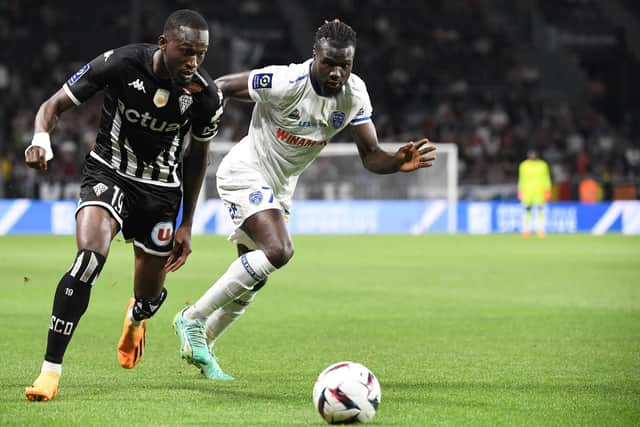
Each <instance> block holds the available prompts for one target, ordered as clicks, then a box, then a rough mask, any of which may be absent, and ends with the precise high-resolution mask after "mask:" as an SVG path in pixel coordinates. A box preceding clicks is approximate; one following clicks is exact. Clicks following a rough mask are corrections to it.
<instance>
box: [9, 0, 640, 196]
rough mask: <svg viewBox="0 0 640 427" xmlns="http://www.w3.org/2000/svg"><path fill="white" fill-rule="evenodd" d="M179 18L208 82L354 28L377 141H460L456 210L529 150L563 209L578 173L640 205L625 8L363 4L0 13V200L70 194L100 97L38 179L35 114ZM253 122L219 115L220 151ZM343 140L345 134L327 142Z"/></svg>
mask: <svg viewBox="0 0 640 427" xmlns="http://www.w3.org/2000/svg"><path fill="white" fill-rule="evenodd" d="M186 7H188V8H194V9H197V10H200V11H201V12H202V13H203V14H204V15H205V16H206V17H207V18H208V19H209V20H210V24H211V36H212V41H213V43H212V48H211V52H210V54H209V57H208V58H207V61H206V62H205V67H206V68H207V70H209V72H210V73H211V74H212V75H214V76H215V75H220V74H222V73H227V72H232V71H239V70H243V69H249V68H252V67H257V66H262V65H267V64H273V63H288V62H292V61H298V60H301V59H303V58H305V57H308V56H309V55H310V53H311V52H309V51H308V50H307V49H308V46H309V44H310V43H309V41H310V40H311V39H312V37H313V32H314V30H315V28H316V27H317V26H318V25H320V24H321V23H322V22H323V21H324V20H325V19H333V18H336V17H338V18H340V19H342V20H344V21H345V22H347V23H349V24H351V25H352V26H353V27H354V28H355V29H356V31H357V32H358V52H357V55H356V64H355V67H354V69H355V72H356V73H357V74H359V75H361V76H362V77H363V78H364V80H365V81H366V82H367V85H368V87H369V92H370V94H371V96H372V101H373V105H374V114H375V121H376V125H377V127H378V131H379V135H380V138H381V140H383V141H403V140H407V139H413V138H416V137H419V136H422V135H426V136H428V137H429V138H430V139H432V140H434V141H448V142H454V143H456V144H458V146H459V152H460V179H459V182H460V184H461V197H462V198H464V197H465V191H464V189H465V186H470V185H486V186H489V187H490V186H493V185H496V186H497V185H502V184H505V183H514V182H515V180H516V168H517V164H518V162H519V161H520V160H521V159H522V158H524V153H525V152H526V151H527V149H528V148H531V147H535V148H537V149H538V150H539V151H540V153H541V154H542V157H543V158H545V159H546V160H547V161H548V162H549V164H550V166H551V170H552V176H553V181H554V183H555V185H556V192H555V196H556V198H557V199H559V200H576V199H578V185H579V183H580V182H581V180H582V179H583V178H584V177H585V176H587V175H588V176H590V177H593V178H594V179H595V180H596V181H597V182H598V183H599V184H600V185H601V186H602V187H603V190H604V194H603V196H604V198H605V199H611V198H613V196H614V195H615V194H624V195H625V197H629V194H631V195H635V197H636V198H637V196H638V191H639V189H640V127H639V123H640V121H639V120H638V118H639V116H640V89H639V88H638V84H637V82H636V81H635V79H634V76H637V75H639V74H638V71H639V70H640V67H639V65H638V57H637V56H636V55H637V53H638V52H640V47H639V46H638V44H640V40H637V39H636V38H634V37H633V34H634V33H633V31H631V30H626V29H625V28H626V27H628V26H629V24H628V23H627V24H626V27H625V23H624V22H621V20H620V18H617V16H619V15H616V13H615V12H616V10H617V11H618V12H619V10H623V11H627V10H628V13H626V14H625V18H624V19H626V20H629V19H631V20H632V21H631V27H633V24H634V23H635V27H636V28H640V25H638V24H639V19H640V14H639V12H638V7H637V5H636V4H635V2H633V1H629V0H611V1H609V0H607V1H606V2H602V1H596V0H558V1H545V0H537V1H536V0H519V1H508V0H501V1H483V0H446V1H445V0H429V1H417V0H415V1H402V0H369V1H367V7H362V5H361V3H360V2H357V1H354V0H325V1H323V2H305V3H301V2H296V1H293V0H279V1H273V2H271V1H259V0H221V1H217V2H201V1H189V0H181V1H168V0H167V1H161V2H153V3H148V4H147V3H145V2H142V1H125V0H115V1H112V2H108V3H91V4H89V3H77V4H73V6H71V5H65V4H60V3H58V2H45V3H44V5H43V4H42V2H37V1H35V0H20V1H18V0H7V1H4V2H2V4H1V5H0V24H2V25H0V42H2V45H3V46H11V48H10V49H3V50H1V51H0V157H1V161H2V182H1V183H0V184H2V185H0V187H1V189H0V196H2V197H7V198H9V197H35V198H38V197H44V198H53V199H55V198H65V197H70V196H73V194H67V193H65V191H64V190H63V189H64V186H58V187H55V186H52V184H51V179H50V178H54V181H56V180H57V181H58V182H61V183H64V182H74V180H77V174H78V166H77V165H79V164H80V163H81V161H82V158H83V157H84V155H85V154H86V153H87V151H88V150H89V149H90V147H91V144H92V141H93V138H94V136H95V134H94V133H95V129H96V125H97V120H98V113H99V107H100V100H99V99H95V100H93V101H92V102H91V105H90V106H88V107H83V108H81V109H75V110H72V111H70V112H67V113H65V115H64V116H63V119H62V120H61V123H60V125H59V127H58V129H57V130H56V131H55V133H54V134H53V137H52V142H53V144H54V149H55V150H56V153H57V155H56V159H55V160H54V161H53V162H52V164H51V170H50V174H52V175H53V176H51V177H49V179H48V180H47V181H48V183H44V182H41V181H44V180H41V178H40V177H39V176H37V175H36V174H35V173H33V171H31V170H27V169H26V168H25V166H24V165H23V162H22V158H23V154H22V153H23V150H24V147H25V146H26V145H27V144H28V142H29V140H30V138H31V134H32V123H33V116H34V114H35V112H36V110H37V107H38V105H39V104H40V103H41V102H42V101H43V100H44V98H45V97H46V96H47V95H49V94H51V93H53V92H54V91H55V90H56V89H57V88H59V87H60V85H61V84H62V82H64V81H65V79H66V78H67V77H68V76H69V75H71V74H72V73H73V72H74V71H75V70H76V69H77V68H79V67H80V66H81V65H83V63H84V62H85V61H87V60H89V59H91V58H92V57H94V56H95V55H97V54H98V53H100V52H102V51H104V50H107V49H109V48H112V47H116V46H119V45H123V44H127V43H129V42H130V41H136V42H138V41H145V42H151V43H153V42H155V39H156V37H157V34H155V32H156V29H157V28H160V27H161V26H162V21H163V19H164V18H165V17H166V15H167V14H168V13H169V12H170V11H171V10H173V9H177V8H186ZM616 8H618V9H616ZM88 34H89V35H90V37H89V36H88ZM249 113H250V106H244V105H238V104H237V103H232V104H229V108H227V111H226V112H225V117H224V121H223V130H222V131H221V134H220V136H219V140H227V141H235V140H238V139H239V137H241V136H242V135H243V134H244V132H245V131H246V127H247V125H248V115H249ZM347 140H349V135H348V133H344V134H343V135H341V136H339V137H338V138H337V141H347ZM617 186H620V187H621V188H622V187H623V188H624V189H625V190H624V192H621V191H615V190H616V188H617ZM629 188H631V190H629ZM513 196H515V194H514V195H513ZM496 197H498V196H496Z"/></svg>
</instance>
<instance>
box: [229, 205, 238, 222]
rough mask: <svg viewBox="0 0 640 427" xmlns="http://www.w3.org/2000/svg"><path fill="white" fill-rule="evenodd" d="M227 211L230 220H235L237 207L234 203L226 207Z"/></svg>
mask: <svg viewBox="0 0 640 427" xmlns="http://www.w3.org/2000/svg"><path fill="white" fill-rule="evenodd" d="M228 209H229V216H230V217H231V219H235V217H236V214H237V213H238V207H237V206H236V204H235V203H230V204H229V206H228Z"/></svg>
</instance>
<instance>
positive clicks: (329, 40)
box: [174, 20, 435, 380]
mask: <svg viewBox="0 0 640 427" xmlns="http://www.w3.org/2000/svg"><path fill="white" fill-rule="evenodd" d="M355 51H356V33H355V32H354V31H353V29H352V28H351V27H350V26H348V25H346V24H345V23H343V22H340V21H339V20H334V21H332V22H327V23H325V24H324V25H322V26H321V27H320V28H319V29H318V31H317V32H316V35H315V41H314V45H313V57H312V58H310V59H308V60H307V61H305V62H303V63H300V64H291V65H289V66H284V65H282V66H279V65H277V66H269V67H266V68H261V69H256V70H253V71H250V72H243V73H238V74H232V75H227V76H223V77H220V78H219V79H217V80H216V83H217V84H218V86H219V87H220V88H221V89H222V91H223V93H224V94H225V96H226V97H228V98H237V99H241V100H251V101H253V102H255V106H254V109H253V114H252V118H251V124H250V127H249V133H248V135H247V136H246V137H244V138H243V139H242V140H241V141H240V142H239V143H238V144H236V145H235V146H234V147H233V148H232V149H231V151H230V152H229V153H228V154H227V155H226V156H225V158H224V159H223V161H222V163H221V164H220V167H219V169H218V172H217V187H218V192H219V194H220V196H221V198H222V200H223V202H224V204H225V205H226V207H227V208H228V210H229V214H230V215H231V218H232V219H233V221H234V223H235V226H236V229H235V231H234V233H233V234H232V235H231V236H230V238H229V239H230V240H231V241H232V242H234V243H236V244H237V251H238V259H237V260H235V261H234V262H233V263H232V264H231V265H230V266H229V268H228V270H227V271H226V273H224V274H223V275H222V276H221V277H220V278H219V279H218V280H217V281H216V282H215V283H214V284H213V286H211V288H210V289H209V290H208V291H207V292H206V293H205V294H204V295H203V296H202V297H201V298H200V299H199V300H197V301H196V303H195V304H193V305H192V306H189V307H187V308H185V309H184V310H183V311H181V312H180V313H178V314H177V315H176V317H175V319H174V326H175V328H176V331H177V333H178V335H179V336H180V341H181V346H182V350H181V351H182V352H183V356H184V354H185V353H186V354H187V356H188V358H190V361H192V362H194V361H195V363H196V364H199V363H202V364H205V365H207V366H210V365H211V363H213V364H214V366H215V367H216V369H215V370H209V371H207V370H205V372H204V373H205V375H207V376H208V377H209V378H212V379H224V380H228V379H231V377H230V376H229V375H227V374H225V373H224V372H223V371H222V370H221V369H220V368H219V366H218V364H217V361H216V359H215V356H214V355H213V352H212V351H211V352H210V351H209V350H211V349H212V347H213V344H214V343H215V341H216V339H217V338H218V337H219V336H220V335H221V334H222V332H223V331H224V330H225V329H226V328H227V327H228V326H229V325H230V324H231V323H232V322H233V321H234V320H236V319H237V318H238V317H239V316H241V315H242V313H243V312H244V311H245V308H246V307H247V305H248V304H249V303H250V302H251V301H252V299H253V298H254V296H255V295H256V291H257V290H258V289H260V288H261V287H262V286H264V284H265V282H266V280H267V277H268V276H269V275H270V274H271V273H273V272H274V271H275V270H277V269H279V268H281V267H282V266H284V265H285V264H286V263H287V262H288V261H289V260H290V259H291V257H292V256H293V243H292V241H291V237H290V236H289V232H288V230H287V225H286V223H287V216H288V215H289V213H290V209H291V198H292V194H293V191H294V189H295V186H296V182H297V180H298V176H299V175H300V174H301V173H302V172H303V171H304V170H305V168H306V167H307V166H308V165H309V164H310V163H311V162H312V161H313V159H314V158H315V157H316V156H317V155H318V153H319V152H320V150H322V149H323V148H324V147H325V146H326V145H327V144H328V143H329V141H330V140H331V138H332V137H333V136H334V135H335V134H337V133H338V132H340V131H341V130H343V129H345V128H346V127H350V129H351V132H352V135H353V138H354V140H355V143H356V145H357V147H358V152H359V154H360V157H361V159H362V162H363V164H364V167H365V168H367V169H368V170H370V171H371V172H374V173H378V174H390V173H394V172H410V171H414V170H416V169H419V168H426V167H429V166H431V165H432V162H433V161H434V160H435V156H433V155H432V153H431V152H432V151H433V150H435V147H433V146H431V145H428V140H427V139H422V140H420V141H418V142H416V143H414V142H410V143H408V144H406V145H404V146H403V147H402V148H400V149H399V150H398V151H397V152H396V153H387V152H385V151H383V150H382V149H381V148H380V146H379V144H378V138H377V136H376V129H375V127H374V125H373V122H372V120H371V115H372V107H371V102H370V100H369V95H368V93H367V88H366V86H365V83H364V82H363V81H362V80H361V79H360V78H359V77H358V76H356V75H355V74H352V73H351V69H352V66H353V60H354V55H355ZM205 342H206V344H207V345H208V347H209V348H207V347H205V346H204V344H205Z"/></svg>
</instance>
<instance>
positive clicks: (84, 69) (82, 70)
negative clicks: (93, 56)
mask: <svg viewBox="0 0 640 427" xmlns="http://www.w3.org/2000/svg"><path fill="white" fill-rule="evenodd" d="M89 68H91V67H90V66H89V64H86V65H85V66H84V67H82V68H80V69H79V70H78V71H76V73H75V74H74V75H73V76H71V78H70V79H69V80H67V84H68V85H69V86H73V85H74V84H75V82H77V81H78V80H80V77H82V76H84V74H85V73H86V72H87V71H89Z"/></svg>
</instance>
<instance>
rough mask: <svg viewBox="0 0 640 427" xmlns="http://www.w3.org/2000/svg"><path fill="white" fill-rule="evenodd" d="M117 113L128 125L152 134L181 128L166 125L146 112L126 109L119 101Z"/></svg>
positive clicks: (176, 124)
mask: <svg viewBox="0 0 640 427" xmlns="http://www.w3.org/2000/svg"><path fill="white" fill-rule="evenodd" d="M118 111H119V112H120V114H121V115H122V116H123V117H124V118H125V119H126V120H127V121H128V122H129V123H135V124H138V125H140V127H143V128H146V129H150V130H152V131H154V132H175V131H177V130H178V129H180V128H181V127H182V125H181V124H180V123H168V122H167V121H165V120H162V121H160V120H159V119H157V118H155V117H153V116H152V115H151V114H149V113H148V112H147V111H145V112H144V113H141V112H139V111H138V110H135V109H133V108H127V107H126V105H124V103H123V102H122V101H120V100H118ZM185 123H186V121H185Z"/></svg>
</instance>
